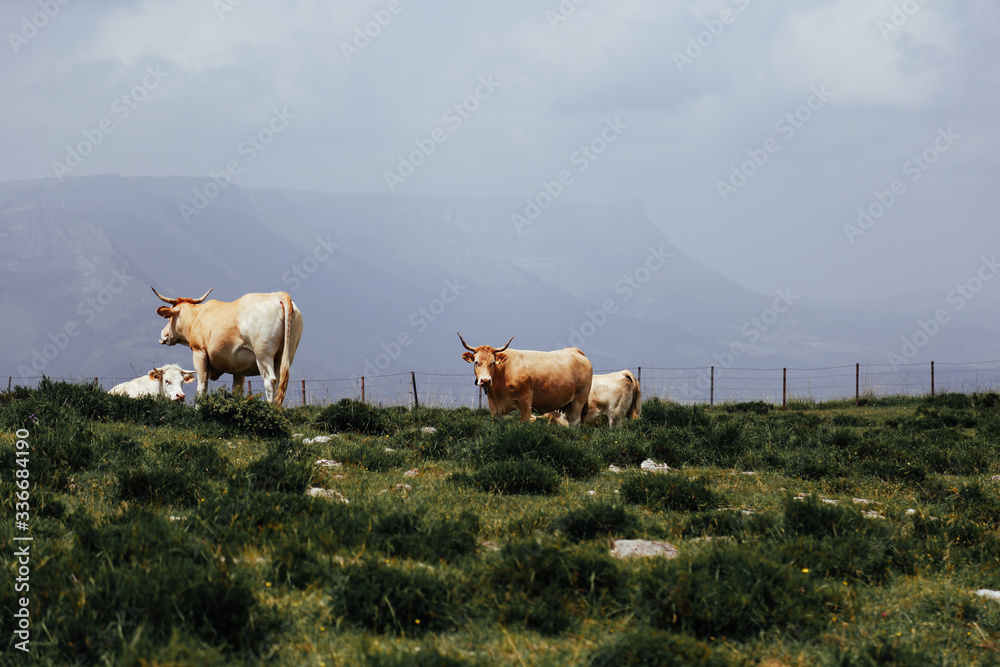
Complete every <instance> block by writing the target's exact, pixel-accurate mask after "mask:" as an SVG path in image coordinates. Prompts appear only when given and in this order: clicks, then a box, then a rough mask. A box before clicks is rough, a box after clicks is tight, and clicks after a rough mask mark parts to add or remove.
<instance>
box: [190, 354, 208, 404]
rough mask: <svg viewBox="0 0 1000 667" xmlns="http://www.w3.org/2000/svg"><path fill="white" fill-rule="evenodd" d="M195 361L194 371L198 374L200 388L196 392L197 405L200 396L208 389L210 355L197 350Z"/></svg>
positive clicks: (195, 400) (195, 402) (195, 401)
mask: <svg viewBox="0 0 1000 667" xmlns="http://www.w3.org/2000/svg"><path fill="white" fill-rule="evenodd" d="M193 361H194V372H195V373H196V374H197V375H198V389H197V390H196V391H195V393H194V404H195V407H197V405H198V398H199V397H201V395H202V394H204V393H205V392H206V391H208V376H209V371H208V355H207V354H205V353H204V352H199V351H195V352H194V355H193Z"/></svg>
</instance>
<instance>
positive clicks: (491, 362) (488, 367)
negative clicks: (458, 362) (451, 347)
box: [458, 334, 514, 389]
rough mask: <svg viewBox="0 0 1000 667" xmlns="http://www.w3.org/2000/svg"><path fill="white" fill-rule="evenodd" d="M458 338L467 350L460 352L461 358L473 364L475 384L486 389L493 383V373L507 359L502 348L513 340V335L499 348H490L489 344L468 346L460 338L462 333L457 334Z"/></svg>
mask: <svg viewBox="0 0 1000 667" xmlns="http://www.w3.org/2000/svg"><path fill="white" fill-rule="evenodd" d="M458 339H459V340H461V341H462V345H464V346H465V349H466V350H468V352H463V353H462V358H463V359H465V360H466V361H468V362H469V363H470V364H474V365H475V371H476V385H477V386H480V387H483V388H486V389H488V388H489V387H490V385H491V384H493V373H494V372H495V371H496V370H497V368H498V367H499V366H502V365H503V363H504V362H505V361H507V355H506V354H504V350H506V349H507V345H510V341H511V340H514V337H513V336H511V337H510V340H508V341H507V345H504V346H503V347H501V348H499V349H496V348H492V347H490V346H489V345H480V346H479V347H470V346H469V344H468V343H466V342H465V339H464V338H462V334H458Z"/></svg>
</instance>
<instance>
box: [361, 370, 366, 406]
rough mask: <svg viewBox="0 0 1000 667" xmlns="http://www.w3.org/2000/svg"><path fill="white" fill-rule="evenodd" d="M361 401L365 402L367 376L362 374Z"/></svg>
mask: <svg viewBox="0 0 1000 667" xmlns="http://www.w3.org/2000/svg"><path fill="white" fill-rule="evenodd" d="M361 402H362V403H364V402H365V376H364V375H362V376H361Z"/></svg>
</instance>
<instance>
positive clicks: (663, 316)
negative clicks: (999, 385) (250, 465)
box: [0, 176, 997, 382]
mask: <svg viewBox="0 0 1000 667" xmlns="http://www.w3.org/2000/svg"><path fill="white" fill-rule="evenodd" d="M213 195H214V196H213ZM536 212H537V213H538V215H537V216H536V215H534V214H535V213H536ZM516 216H520V217H516ZM690 224H697V221H691V222H690ZM848 270H850V267H845V271H848ZM0 275H2V281H3V282H2V290H0V303H2V306H3V312H4V313H5V315H6V316H5V317H3V318H0V337H2V339H3V341H4V343H5V344H4V345H3V346H2V348H0V373H4V374H9V375H15V376H17V375H37V374H38V373H40V372H44V373H46V374H49V375H53V376H59V377H62V376H72V377H94V376H101V377H132V376H134V375H136V374H138V373H140V372H143V371H145V370H148V368H150V367H151V366H152V365H153V364H154V363H155V364H162V363H170V362H175V363H180V364H181V365H183V366H185V367H188V366H190V363H191V354H190V351H189V350H188V349H187V348H181V347H175V348H164V347H161V346H159V345H158V344H157V339H158V337H159V331H160V329H161V328H162V326H163V322H164V321H163V320H162V319H160V318H159V317H157V315H156V313H155V309H156V307H157V306H158V305H159V304H160V302H159V301H158V300H157V299H156V297H155V295H154V294H153V293H152V292H151V290H150V289H149V286H150V285H153V286H155V287H156V288H157V289H158V290H159V291H160V292H161V293H164V294H166V295H171V296H200V295H201V294H202V293H204V292H205V291H206V290H207V289H209V288H210V287H211V288H214V292H213V293H212V298H218V299H221V300H232V299H235V298H237V297H238V296H240V295H241V294H244V293H246V292H254V291H274V290H282V289H283V290H286V291H288V292H290V293H291V295H292V298H293V299H294V300H295V302H296V303H297V305H298V306H299V308H300V309H301V310H302V312H303V315H304V319H305V332H304V335H303V340H302V344H301V346H300V348H299V353H298V356H297V358H296V360H295V364H294V365H293V368H292V371H293V378H296V379H298V378H303V377H304V378H310V379H320V378H330V377H335V378H339V377H347V376H354V375H358V374H361V373H367V374H374V373H376V372H377V373H386V374H388V373H396V372H401V371H406V370H411V369H413V370H421V371H434V372H442V373H465V372H469V374H470V382H471V370H469V368H468V366H467V364H465V362H463V361H462V360H461V358H460V353H461V352H462V349H461V344H460V342H459V340H458V337H457V336H456V335H455V332H456V331H461V332H462V334H463V336H465V339H466V340H467V341H468V342H469V343H470V344H472V345H479V344H483V343H489V344H492V345H497V346H498V345H502V344H503V343H504V342H505V341H506V340H507V339H508V338H509V337H510V336H512V335H514V336H515V342H514V344H513V346H514V347H521V348H527V349H551V348H554V347H557V346H561V345H569V344H573V345H578V346H579V347H581V348H583V349H584V351H585V352H586V353H587V354H588V356H590V357H591V358H592V360H593V361H594V366H595V369H598V370H612V369H617V368H623V367H634V366H636V365H643V366H647V367H676V366H684V367H689V366H708V365H716V366H737V367H740V366H761V365H763V366H769V367H780V366H782V365H790V366H802V367H809V366H823V365H829V364H839V363H853V362H855V361H862V362H866V361H874V362H878V363H882V362H885V360H886V355H887V353H889V352H893V351H896V352H898V351H899V349H900V346H901V343H902V336H910V335H912V334H914V333H916V332H917V331H919V330H920V323H921V322H924V323H925V325H926V324H927V323H928V322H929V320H930V319H933V318H934V316H935V313H936V312H938V311H941V310H944V311H945V313H946V315H948V321H947V322H945V323H944V324H943V325H941V326H940V327H939V329H938V330H937V331H935V334H934V335H933V336H930V337H928V340H927V342H926V345H924V346H922V347H921V348H920V349H919V355H920V359H921V360H928V361H929V360H930V359H931V358H933V356H932V355H933V354H939V355H941V356H940V357H939V358H945V357H950V358H951V359H958V358H959V357H962V359H961V360H979V359H990V358H992V357H993V356H995V353H994V352H991V350H992V341H993V339H994V337H995V335H996V332H997V326H996V320H995V319H994V318H993V317H992V316H991V313H992V312H994V311H993V306H994V305H996V302H997V298H996V297H994V296H992V295H991V294H988V290H983V291H982V293H980V295H977V297H976V299H975V300H974V301H968V302H967V303H965V304H963V307H962V308H961V309H958V308H957V307H956V306H957V302H955V300H954V299H953V300H951V301H949V300H948V298H947V297H948V295H947V294H931V293H914V294H909V295H904V296H903V297H900V298H897V299H892V300H883V301H881V302H872V303H868V304H847V303H832V302H810V301H809V300H808V299H806V298H802V297H800V296H799V295H797V294H796V292H795V287H794V284H791V282H790V284H789V285H776V286H775V288H776V292H775V293H773V294H768V295H761V294H757V293H754V292H751V291H749V290H747V289H745V288H743V287H741V286H740V285H737V284H735V283H733V282H732V281H730V280H728V279H726V278H724V277H723V276H721V275H719V274H718V273H716V272H714V271H712V270H710V269H708V268H707V267H705V266H704V265H703V264H701V263H699V262H698V261H696V260H694V259H693V258H691V257H689V256H687V255H686V254H684V253H683V252H682V251H680V250H679V249H678V248H676V247H674V246H673V245H672V244H671V243H670V241H669V240H668V239H666V238H664V236H663V235H662V234H661V233H660V232H659V231H658V230H657V228H656V227H655V226H654V225H652V224H651V223H650V222H649V221H648V219H647V218H646V216H645V214H644V212H643V208H642V203H641V202H638V201H632V202H622V203H618V204H611V205H589V204H588V205H585V204H564V203H559V202H555V203H552V204H551V205H549V206H548V207H547V208H545V209H541V208H539V209H538V210H537V211H535V210H533V209H532V208H531V204H530V203H529V202H526V201H525V200H523V199H522V200H517V199H513V198H510V199H504V198H446V197H440V198H437V197H435V198H431V197H397V196H374V195H342V194H327V193H314V192H298V191H290V190H252V189H244V188H240V187H238V186H235V185H229V186H228V187H218V185H216V184H213V183H212V182H211V181H210V180H208V179H193V178H120V177H116V176H101V177H86V178H68V179H65V180H64V181H62V182H61V183H60V182H56V181H54V180H46V181H31V182H9V183H5V184H0ZM836 279H837V277H836V276H831V280H836ZM734 343H735V344H739V345H738V346H737V347H733V344H734ZM734 351H736V352H738V354H735V355H733V354H732V353H733V352H734ZM730 355H732V356H730Z"/></svg>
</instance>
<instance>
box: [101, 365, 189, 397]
mask: <svg viewBox="0 0 1000 667" xmlns="http://www.w3.org/2000/svg"><path fill="white" fill-rule="evenodd" d="M195 377H197V376H196V374H195V372H194V371H186V370H184V369H182V368H181V367H180V366H178V365H177V364H167V365H166V366H164V367H163V368H154V369H153V370H151V371H149V373H147V374H146V375H143V376H141V377H137V378H136V379H134V380H129V381H128V382H122V383H121V384H119V385H115V386H114V387H112V388H111V390H110V391H109V392H108V393H109V394H121V395H123V396H131V397H132V398H138V397H139V396H164V397H166V398H169V399H170V400H171V401H183V400H184V387H183V386H182V385H185V384H187V383H188V382H194V380H195Z"/></svg>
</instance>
